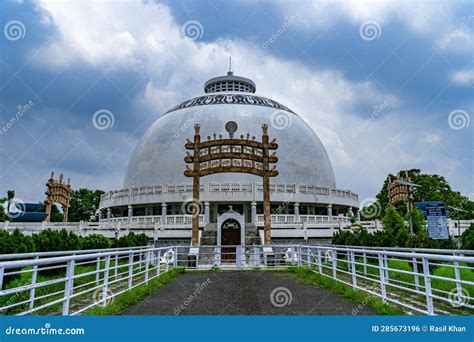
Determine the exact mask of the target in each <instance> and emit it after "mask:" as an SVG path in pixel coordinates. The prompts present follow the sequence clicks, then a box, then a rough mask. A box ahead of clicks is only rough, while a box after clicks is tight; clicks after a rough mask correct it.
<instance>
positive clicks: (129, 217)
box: [127, 204, 133, 222]
mask: <svg viewBox="0 0 474 342" xmlns="http://www.w3.org/2000/svg"><path fill="white" fill-rule="evenodd" d="M132 216H133V206H132V205H130V204H129V205H128V216H127V217H128V222H132Z"/></svg>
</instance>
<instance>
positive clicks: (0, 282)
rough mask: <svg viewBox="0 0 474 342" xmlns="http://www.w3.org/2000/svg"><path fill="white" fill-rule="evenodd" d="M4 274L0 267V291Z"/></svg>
mask: <svg viewBox="0 0 474 342" xmlns="http://www.w3.org/2000/svg"><path fill="white" fill-rule="evenodd" d="M6 222H8V221H6ZM4 273H5V267H0V291H1V290H3V274H4Z"/></svg>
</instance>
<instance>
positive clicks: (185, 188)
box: [100, 183, 358, 203]
mask: <svg viewBox="0 0 474 342" xmlns="http://www.w3.org/2000/svg"><path fill="white" fill-rule="evenodd" d="M254 188H255V190H256V191H258V192H263V185H262V183H254V184H253V183H205V184H201V186H200V190H201V191H204V192H206V191H210V192H219V191H222V192H229V191H232V192H252V191H253V189H254ZM192 190H193V187H192V184H167V185H157V186H144V187H132V188H128V189H120V190H113V191H109V192H107V193H105V194H103V195H102V196H101V198H100V200H101V202H102V203H109V202H113V201H114V199H116V198H123V197H129V196H137V195H161V194H163V193H190V192H192ZM270 191H271V192H283V193H301V194H314V195H322V196H335V197H340V198H350V199H354V200H358V195H357V194H355V193H353V192H351V191H349V190H341V189H331V188H328V187H322V186H317V185H305V184H294V183H293V184H291V183H290V184H270Z"/></svg>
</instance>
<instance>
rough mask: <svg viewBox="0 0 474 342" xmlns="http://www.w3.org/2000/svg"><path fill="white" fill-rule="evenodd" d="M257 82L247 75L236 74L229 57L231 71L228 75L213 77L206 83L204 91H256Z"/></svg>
mask: <svg viewBox="0 0 474 342" xmlns="http://www.w3.org/2000/svg"><path fill="white" fill-rule="evenodd" d="M255 90H256V86H255V83H254V82H253V81H252V80H251V79H249V78H246V77H241V76H234V73H233V72H232V60H231V58H230V57H229V71H228V72H227V75H226V76H219V77H214V78H211V79H210V80H209V81H207V82H206V83H205V84H204V92H205V93H206V94H208V93H221V92H226V91H227V92H240V93H255Z"/></svg>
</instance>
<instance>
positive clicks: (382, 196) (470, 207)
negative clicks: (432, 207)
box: [376, 169, 474, 220]
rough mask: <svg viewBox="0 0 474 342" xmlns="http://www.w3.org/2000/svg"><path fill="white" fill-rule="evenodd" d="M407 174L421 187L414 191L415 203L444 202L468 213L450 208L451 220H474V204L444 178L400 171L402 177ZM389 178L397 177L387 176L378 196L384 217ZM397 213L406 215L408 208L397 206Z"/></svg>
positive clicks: (402, 205) (419, 172) (414, 171)
mask: <svg viewBox="0 0 474 342" xmlns="http://www.w3.org/2000/svg"><path fill="white" fill-rule="evenodd" d="M405 172H406V173H408V177H410V178H411V180H412V182H413V183H415V184H418V185H420V187H418V188H416V189H415V190H414V191H413V198H414V200H415V202H423V201H426V202H428V201H439V202H444V203H445V204H446V206H451V207H456V208H460V209H463V210H465V211H467V213H463V212H455V211H453V210H449V208H448V211H449V212H450V217H451V218H458V217H459V219H461V220H467V219H474V202H473V201H471V200H470V199H469V198H468V197H466V196H463V195H462V194H461V193H460V192H458V191H453V190H452V189H451V186H450V185H449V183H448V182H447V181H446V179H445V178H444V177H443V176H439V175H429V174H425V173H421V170H419V169H411V170H400V174H401V175H405ZM389 177H392V179H394V178H395V177H396V175H392V174H389V175H388V176H387V178H386V179H385V181H384V183H383V186H382V189H381V190H380V192H379V193H378V194H377V196H376V197H377V201H378V202H379V203H380V207H381V208H382V213H381V216H384V214H385V212H384V211H385V208H386V207H387V206H388V191H387V185H388V178H389ZM397 211H398V212H399V213H402V214H405V211H406V206H405V205H404V204H403V203H401V204H399V205H397Z"/></svg>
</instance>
